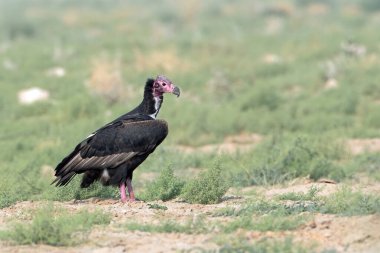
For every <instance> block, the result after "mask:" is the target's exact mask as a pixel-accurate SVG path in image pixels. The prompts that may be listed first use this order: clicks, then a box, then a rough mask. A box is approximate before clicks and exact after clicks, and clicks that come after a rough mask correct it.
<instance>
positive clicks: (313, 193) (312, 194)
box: [277, 186, 320, 201]
mask: <svg viewBox="0 0 380 253" xmlns="http://www.w3.org/2000/svg"><path fill="white" fill-rule="evenodd" d="M319 191H320V189H319V188H318V187H315V186H312V187H310V189H309V191H308V192H307V193H302V192H299V193H297V192H289V193H285V194H281V195H279V196H278V197H277V199H278V200H292V201H308V200H309V201H315V200H318V196H317V194H318V192H319Z"/></svg>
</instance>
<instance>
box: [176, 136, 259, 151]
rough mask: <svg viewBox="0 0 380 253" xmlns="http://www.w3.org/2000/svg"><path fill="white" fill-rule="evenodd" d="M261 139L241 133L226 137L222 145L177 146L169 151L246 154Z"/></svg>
mask: <svg viewBox="0 0 380 253" xmlns="http://www.w3.org/2000/svg"><path fill="white" fill-rule="evenodd" d="M262 139H263V137H262V136H261V135H258V134H253V133H241V134H239V135H233V136H227V137H226V138H225V139H224V141H223V142H222V143H219V144H207V145H203V146H199V147H192V146H185V145H177V146H173V147H169V149H172V150H175V151H179V152H181V153H185V154H192V153H200V154H202V153H203V154H211V153H216V154H234V153H237V152H248V151H250V150H251V149H252V148H254V147H255V146H256V145H257V144H258V143H260V142H261V141H262Z"/></svg>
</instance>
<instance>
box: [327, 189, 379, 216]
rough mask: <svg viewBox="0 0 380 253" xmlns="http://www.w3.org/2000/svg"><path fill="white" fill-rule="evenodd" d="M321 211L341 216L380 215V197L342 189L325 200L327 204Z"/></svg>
mask: <svg viewBox="0 0 380 253" xmlns="http://www.w3.org/2000/svg"><path fill="white" fill-rule="evenodd" d="M320 211H321V212H322V213H332V214H341V215H366V214H374V213H380V197H378V196H374V195H368V194H363V193H361V192H353V191H352V190H350V189H348V188H342V189H341V190H340V191H338V192H336V193H334V194H332V195H330V196H328V197H326V198H325V203H324V205H323V206H321V208H320Z"/></svg>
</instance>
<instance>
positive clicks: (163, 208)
mask: <svg viewBox="0 0 380 253" xmlns="http://www.w3.org/2000/svg"><path fill="white" fill-rule="evenodd" d="M148 207H149V208H150V209H156V210H168V208H167V207H166V206H163V205H159V204H148Z"/></svg>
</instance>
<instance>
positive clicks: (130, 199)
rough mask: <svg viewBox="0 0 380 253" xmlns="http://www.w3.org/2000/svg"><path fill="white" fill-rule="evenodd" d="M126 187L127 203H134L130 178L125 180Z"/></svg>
mask: <svg viewBox="0 0 380 253" xmlns="http://www.w3.org/2000/svg"><path fill="white" fill-rule="evenodd" d="M127 187H128V193H129V201H130V202H134V201H135V200H136V199H135V193H134V192H133V188H132V180H131V179H130V178H127Z"/></svg>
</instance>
